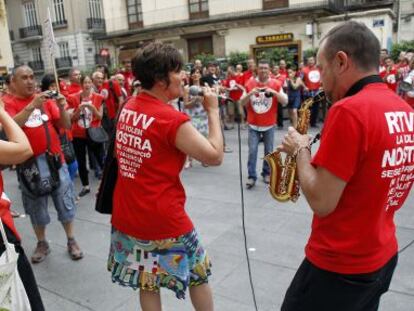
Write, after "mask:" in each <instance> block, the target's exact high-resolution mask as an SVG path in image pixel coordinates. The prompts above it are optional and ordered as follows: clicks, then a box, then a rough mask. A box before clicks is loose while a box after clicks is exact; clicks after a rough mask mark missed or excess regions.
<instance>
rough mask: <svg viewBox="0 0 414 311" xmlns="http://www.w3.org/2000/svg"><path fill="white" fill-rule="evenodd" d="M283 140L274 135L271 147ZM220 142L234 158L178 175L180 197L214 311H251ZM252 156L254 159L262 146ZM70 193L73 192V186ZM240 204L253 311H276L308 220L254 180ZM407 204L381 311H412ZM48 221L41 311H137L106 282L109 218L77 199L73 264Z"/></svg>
mask: <svg viewBox="0 0 414 311" xmlns="http://www.w3.org/2000/svg"><path fill="white" fill-rule="evenodd" d="M284 133H285V132H284V131H276V138H275V141H276V142H277V143H278V142H280V140H281V137H282V135H283V134H284ZM315 133H316V132H314V134H315ZM225 134H226V138H227V143H228V145H229V146H230V147H232V148H233V150H234V152H233V153H231V154H226V155H225V159H224V162H223V164H222V165H221V166H220V167H209V168H204V167H202V166H201V165H200V164H199V163H196V164H195V166H194V167H193V168H191V169H190V170H187V171H185V172H184V173H183V174H182V175H183V182H184V185H185V189H186V192H187V197H188V203H187V210H188V212H189V214H190V215H191V217H192V219H193V220H194V223H195V225H196V227H197V229H198V231H199V233H200V235H201V238H202V241H203V244H204V245H205V247H206V249H207V250H208V252H209V254H210V256H211V258H212V261H213V270H212V271H213V276H212V278H211V284H212V287H213V291H214V299H215V306H216V310H218V311H253V310H254V307H253V303H252V298H251V292H250V287H249V281H248V274H247V265H246V259H245V253H244V252H245V251H244V245H243V235H242V227H241V204H240V187H239V175H238V174H239V170H238V155H237V152H236V151H237V131H236V130H232V131H226V132H225ZM242 136H243V138H242V142H243V146H242V156H243V174H244V178H245V177H246V176H245V175H246V161H247V146H246V144H247V143H246V141H247V138H246V136H247V131H245V130H244V131H242ZM275 146H276V144H275ZM260 148H261V149H260V150H259V152H260V154H262V153H263V149H262V146H261V147H260ZM260 168H261V164H260ZM3 174H4V179H5V183H6V191H7V192H8V194H9V195H10V197H11V198H12V201H13V202H14V209H16V210H18V211H20V212H22V205H21V199H20V194H19V191H18V189H17V182H16V178H15V174H14V173H13V172H9V171H6V172H4V173H3ZM91 175H92V174H91ZM91 180H92V181H93V188H96V184H97V183H96V180H95V179H94V178H93V177H91ZM243 183H244V182H243ZM76 187H77V189H78V190H79V189H80V186H79V181H77V184H76ZM126 195H127V194H126ZM245 202H246V229H247V238H248V244H249V245H248V247H249V248H254V249H255V250H254V251H251V252H250V255H251V264H252V273H253V280H254V286H255V291H256V295H257V302H258V307H259V310H260V311H268V310H279V308H280V304H281V302H282V300H283V297H284V294H285V291H286V289H287V287H288V285H289V283H290V281H291V279H292V277H293V275H294V273H295V271H296V269H297V267H298V266H299V264H300V263H301V261H302V259H303V255H304V251H303V248H304V245H305V243H306V241H307V237H308V235H309V231H310V230H309V229H310V224H311V212H310V210H309V208H308V207H307V204H306V202H305V200H304V199H303V197H301V198H300V199H299V201H298V202H297V203H296V204H292V203H286V204H280V203H276V201H274V200H273V199H272V198H271V197H270V195H269V194H268V191H267V187H266V185H265V184H264V183H263V182H262V181H261V180H259V181H258V183H257V185H256V187H255V188H254V189H253V190H251V191H245ZM413 203H414V195H413V194H411V195H410V197H409V199H408V201H407V202H406V204H405V206H404V207H403V208H402V210H400V212H399V213H398V216H397V224H398V238H399V243H400V249H402V248H404V247H406V246H408V247H407V248H406V249H405V250H404V251H403V252H402V253H401V254H400V259H399V263H398V267H397V270H396V273H395V275H394V278H393V281H392V284H391V290H390V291H389V292H388V293H387V294H386V295H384V296H383V299H382V303H381V307H380V310H382V311H388V310H392V311H413V310H414V260H413V258H414V208H413ZM50 214H51V217H52V223H51V224H50V225H49V226H48V230H47V232H48V234H47V236H48V240H49V241H50V245H51V249H52V252H51V253H50V255H49V256H48V257H47V259H46V260H45V261H44V262H43V263H40V264H37V265H35V266H33V269H34V272H35V274H36V278H37V281H38V283H39V287H40V290H41V294H42V297H43V299H44V303H45V305H46V310H48V311H75V310H78V311H85V310H96V311H106V310H108V311H116V310H119V311H120V310H128V311H129V310H139V307H138V295H137V293H136V292H134V291H133V290H131V289H128V288H121V287H119V286H118V285H114V284H112V282H111V281H110V275H109V273H108V272H107V271H106V258H107V254H108V245H109V232H110V226H109V217H108V216H104V215H100V214H98V213H96V212H95V211H94V202H93V195H92V194H91V195H89V196H87V197H84V198H82V199H81V201H80V204H79V206H78V212H77V217H76V233H77V234H76V238H77V240H78V242H79V244H80V245H81V247H82V248H83V250H84V253H85V258H84V259H82V260H81V261H78V262H73V261H71V260H70V259H69V257H68V255H67V253H66V239H65V235H64V231H63V229H62V228H61V226H60V224H59V223H58V222H57V220H56V212H55V210H54V208H53V204H52V203H51V202H50ZM16 223H17V227H18V230H19V232H20V233H21V235H22V238H23V245H24V247H25V249H26V252H27V255H28V257H30V255H31V253H32V251H33V249H34V247H35V243H36V241H35V238H34V234H33V233H32V229H31V226H30V221H29V219H28V218H20V219H17V220H16ZM162 298H163V305H164V309H163V310H167V311H175V310H179V311H186V310H192V308H191V303H190V299H187V300H186V301H178V300H177V299H176V298H175V297H174V295H173V293H172V292H169V291H166V290H164V291H163V294H162Z"/></svg>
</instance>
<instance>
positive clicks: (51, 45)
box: [44, 7, 60, 93]
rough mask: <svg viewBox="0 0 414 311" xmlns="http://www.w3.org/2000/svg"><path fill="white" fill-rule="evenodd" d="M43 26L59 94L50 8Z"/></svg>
mask: <svg viewBox="0 0 414 311" xmlns="http://www.w3.org/2000/svg"><path fill="white" fill-rule="evenodd" d="M44 26H45V33H46V40H47V46H48V49H49V56H50V61H51V62H52V69H53V75H54V76H55V81H56V88H57V90H58V92H59V93H60V85H59V77H58V74H57V70H56V63H55V45H56V41H55V35H54V33H53V25H52V18H51V15H50V8H49V7H48V8H47V19H46V20H45V22H44Z"/></svg>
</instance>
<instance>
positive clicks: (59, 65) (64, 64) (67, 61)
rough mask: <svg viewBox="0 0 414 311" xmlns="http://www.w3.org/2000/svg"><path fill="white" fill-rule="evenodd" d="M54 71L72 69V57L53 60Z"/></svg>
mask: <svg viewBox="0 0 414 311" xmlns="http://www.w3.org/2000/svg"><path fill="white" fill-rule="evenodd" d="M55 64H56V69H68V68H72V57H59V58H55Z"/></svg>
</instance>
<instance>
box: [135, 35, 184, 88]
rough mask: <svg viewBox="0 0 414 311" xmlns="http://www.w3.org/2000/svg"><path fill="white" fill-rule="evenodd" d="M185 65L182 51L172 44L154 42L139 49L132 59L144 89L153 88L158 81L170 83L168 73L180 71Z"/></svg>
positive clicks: (136, 74)
mask: <svg viewBox="0 0 414 311" xmlns="http://www.w3.org/2000/svg"><path fill="white" fill-rule="evenodd" d="M182 67H183V59H182V56H181V54H180V52H179V51H178V50H177V49H176V48H175V47H173V46H172V45H170V44H163V43H161V42H152V43H150V44H148V45H146V46H145V47H143V48H141V49H139V50H138V51H137V54H136V56H135V57H134V59H133V60H132V71H133V72H134V76H135V77H136V78H137V79H138V80H139V81H141V84H142V87H143V88H144V89H147V90H149V89H151V88H152V87H153V86H154V84H155V83H156V82H158V81H165V82H166V83H167V85H169V84H170V79H169V77H168V74H169V73H170V72H179V71H181V69H182Z"/></svg>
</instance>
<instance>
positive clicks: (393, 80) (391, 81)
mask: <svg viewBox="0 0 414 311" xmlns="http://www.w3.org/2000/svg"><path fill="white" fill-rule="evenodd" d="M387 82H388V83H389V84H395V83H397V78H396V77H395V75H394V74H390V75H388V76H387Z"/></svg>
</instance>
